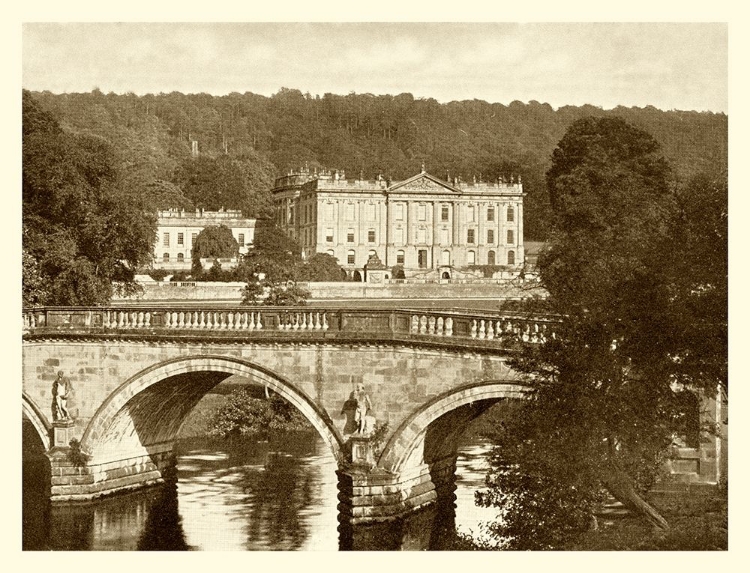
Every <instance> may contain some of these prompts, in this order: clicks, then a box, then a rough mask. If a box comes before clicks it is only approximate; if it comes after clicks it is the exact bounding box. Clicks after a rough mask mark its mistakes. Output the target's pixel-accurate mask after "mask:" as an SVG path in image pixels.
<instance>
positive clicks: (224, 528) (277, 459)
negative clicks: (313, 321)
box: [23, 434, 495, 551]
mask: <svg viewBox="0 0 750 573" xmlns="http://www.w3.org/2000/svg"><path fill="white" fill-rule="evenodd" d="M488 450H489V445H488V444H486V443H483V442H481V441H475V442H472V443H468V444H466V445H465V446H464V447H463V448H462V449H461V450H460V453H459V458H458V464H457V471H456V476H457V479H456V485H457V490H456V496H457V500H456V508H455V528H454V527H453V520H454V517H453V512H452V511H451V510H448V512H447V518H446V516H445V515H444V514H445V511H446V510H445V508H443V510H442V511H438V510H437V509H430V510H426V511H422V512H419V514H418V515H416V516H414V518H412V519H411V520H408V521H407V522H405V523H401V524H400V525H399V526H398V527H389V528H388V531H387V533H388V535H386V536H383V535H382V534H381V532H380V530H377V529H375V530H373V529H372V528H371V527H367V526H364V527H359V528H357V529H356V530H355V531H353V532H352V531H349V532H348V533H347V534H343V533H342V534H340V532H339V529H338V520H337V515H338V511H337V508H336V505H337V503H338V501H337V494H338V490H337V478H336V474H335V470H336V462H335V460H334V458H333V457H332V455H331V454H330V451H329V450H328V449H327V448H326V446H325V444H324V443H323V442H322V440H321V439H320V438H319V437H318V436H316V435H311V434H295V435H288V436H278V437H276V438H275V439H272V440H271V442H252V441H248V440H243V441H240V442H233V443H227V442H221V441H211V440H206V439H187V440H181V441H180V442H179V444H178V447H177V451H178V453H179V456H178V459H177V482H176V484H170V485H164V486H158V487H153V488H148V489H145V490H141V491H138V492H134V493H129V494H123V495H116V496H112V497H110V498H105V499H102V500H98V501H96V502H89V503H85V504H66V505H51V504H50V503H49V500H48V499H47V498H46V497H45V493H44V492H43V491H41V490H37V489H35V488H34V487H32V486H31V484H32V483H33V482H32V480H29V479H27V476H29V475H31V473H32V472H33V471H35V470H34V468H33V467H25V468H24V469H25V477H24V484H25V487H24V496H23V521H24V529H23V548H24V550H83V551H95V550H199V551H217V550H240V551H247V550H288V551H297V550H316V551H317V550H324V551H326V550H328V551H336V550H339V549H430V550H436V549H437V550H439V549H448V548H450V540H451V539H452V538H453V537H454V536H453V535H452V534H453V531H454V530H455V531H459V532H461V533H471V534H474V535H475V536H477V535H481V533H480V524H481V522H484V521H489V520H492V519H493V517H494V515H495V510H492V509H486V508H478V507H476V506H475V505H474V491H475V490H476V489H478V488H481V487H482V485H483V484H484V476H485V473H486V469H487V466H486V462H485V453H486V452H487V451H488ZM27 465H28V464H27ZM381 529H382V528H381ZM439 529H442V530H443V531H438V530H439Z"/></svg>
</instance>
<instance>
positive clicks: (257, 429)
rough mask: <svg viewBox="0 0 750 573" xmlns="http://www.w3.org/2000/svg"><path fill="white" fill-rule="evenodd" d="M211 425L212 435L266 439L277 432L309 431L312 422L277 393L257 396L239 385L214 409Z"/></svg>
mask: <svg viewBox="0 0 750 573" xmlns="http://www.w3.org/2000/svg"><path fill="white" fill-rule="evenodd" d="M210 426H211V430H210V433H211V435H213V436H217V437H221V438H228V437H231V436H239V435H246V434H252V435H254V436H258V437H260V438H262V439H266V438H268V436H269V434H271V433H273V432H276V431H294V430H307V429H309V427H310V423H309V422H308V421H307V419H306V418H305V417H304V416H303V415H302V414H301V413H300V412H299V411H298V410H297V409H296V408H295V407H294V406H292V405H291V404H290V403H289V402H287V401H286V400H284V399H283V398H281V397H280V396H278V395H277V394H271V397H270V398H267V399H263V398H255V397H254V396H253V394H252V392H251V391H250V390H249V389H247V388H238V389H236V390H233V391H232V392H231V393H230V394H229V395H228V396H227V399H226V402H225V403H224V404H223V405H222V406H221V407H219V408H218V409H217V410H216V411H215V412H214V414H213V416H212V419H211V422H210Z"/></svg>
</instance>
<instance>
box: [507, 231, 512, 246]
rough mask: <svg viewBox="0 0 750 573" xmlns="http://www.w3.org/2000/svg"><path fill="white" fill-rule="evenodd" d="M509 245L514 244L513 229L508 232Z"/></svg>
mask: <svg viewBox="0 0 750 573" xmlns="http://www.w3.org/2000/svg"><path fill="white" fill-rule="evenodd" d="M507 243H508V244H509V245H512V244H513V230H512V229H509V230H508V236H507Z"/></svg>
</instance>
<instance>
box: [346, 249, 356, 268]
mask: <svg viewBox="0 0 750 573" xmlns="http://www.w3.org/2000/svg"><path fill="white" fill-rule="evenodd" d="M346 263H347V264H348V265H353V264H354V251H347V252H346Z"/></svg>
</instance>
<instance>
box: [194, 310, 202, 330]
mask: <svg viewBox="0 0 750 573" xmlns="http://www.w3.org/2000/svg"><path fill="white" fill-rule="evenodd" d="M200 320H201V313H200V312H198V311H197V310H196V311H195V312H194V313H193V328H195V329H198V328H200V327H201V326H200Z"/></svg>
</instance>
